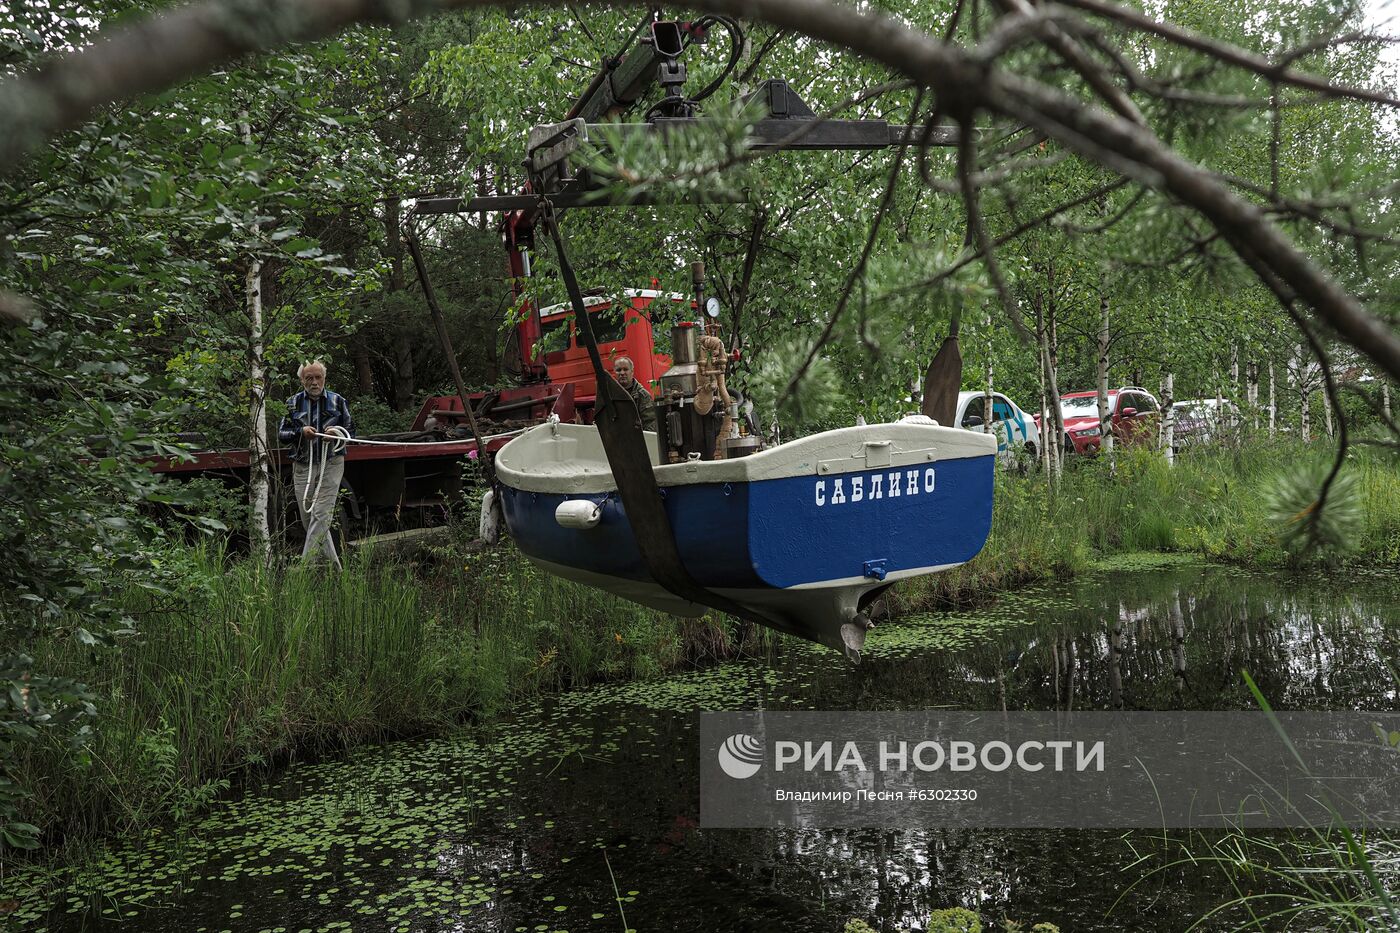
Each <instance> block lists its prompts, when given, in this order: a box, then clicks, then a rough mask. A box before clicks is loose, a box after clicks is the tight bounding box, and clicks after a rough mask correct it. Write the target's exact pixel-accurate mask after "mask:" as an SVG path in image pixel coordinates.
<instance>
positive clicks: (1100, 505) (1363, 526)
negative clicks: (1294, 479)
mask: <svg viewBox="0 0 1400 933" xmlns="http://www.w3.org/2000/svg"><path fill="white" fill-rule="evenodd" d="M1332 456H1333V451H1332V450H1331V449H1330V448H1328V447H1326V446H1325V445H1322V444H1316V445H1311V446H1304V445H1300V444H1297V443H1296V442H1278V443H1271V442H1266V441H1260V442H1256V443H1253V444H1250V445H1247V446H1242V447H1239V448H1234V449H1232V448H1223V447H1215V448H1206V449H1201V450H1194V451H1190V452H1189V453H1188V454H1187V455H1185V456H1182V457H1180V458H1178V460H1177V462H1176V464H1175V465H1168V464H1167V462H1166V461H1165V460H1164V459H1163V458H1162V457H1160V456H1158V455H1157V454H1156V453H1154V452H1153V451H1150V450H1140V449H1132V450H1128V451H1119V452H1118V453H1117V455H1116V456H1115V457H1114V458H1113V460H1112V461H1110V460H1109V458H1108V457H1106V456H1100V457H1097V458H1093V459H1087V458H1072V459H1071V462H1070V463H1069V465H1068V467H1067V468H1066V470H1065V471H1064V473H1063V475H1062V476H1061V477H1060V479H1059V480H1058V482H1057V483H1056V484H1055V485H1054V486H1053V487H1052V486H1050V485H1049V484H1047V482H1046V479H1045V477H1044V475H1043V474H1040V473H1031V474H1029V475H1017V474H1013V473H1006V472H1001V471H999V472H998V475H997V486H996V499H995V504H994V506H993V518H992V532H991V536H990V537H989V538H988V540H987V545H986V547H985V548H984V549H983V551H982V553H981V554H979V555H978V556H977V558H976V559H975V560H973V561H971V562H970V563H968V564H966V565H964V566H963V567H959V568H957V569H955V570H952V571H949V572H947V573H942V574H938V575H936V576H931V577H924V578H921V579H919V580H916V581H911V582H910V583H908V584H905V585H904V586H903V587H901V590H899V591H896V596H897V599H898V600H899V602H900V605H902V606H903V607H906V608H912V607H923V606H926V605H936V604H944V603H962V602H966V601H969V600H971V599H975V598H977V597H978V596H980V595H982V594H985V593H988V592H992V591H995V590H999V589H1005V588H1007V587H1010V586H1015V585H1018V584H1021V583H1026V582H1031V581H1034V580H1042V579H1047V578H1060V577H1067V576H1072V575H1074V574H1076V573H1081V572H1083V571H1086V570H1088V569H1089V568H1090V567H1092V566H1094V565H1095V562H1096V561H1097V560H1101V559H1102V558H1104V557H1107V556H1111V555H1114V554H1121V553H1125V552H1134V551H1181V552H1189V553H1195V554H1199V555H1201V556H1202V557H1206V558H1211V559H1215V560H1222V561H1228V562H1232V563H1239V564H1245V565H1250V566H1255V567H1274V568H1278V567H1284V566H1286V565H1289V564H1293V563H1297V562H1298V560H1299V557H1298V555H1296V554H1293V553H1291V552H1289V551H1288V550H1286V549H1285V548H1284V547H1283V545H1282V544H1281V543H1280V536H1279V530H1280V529H1279V527H1278V526H1277V525H1276V524H1275V521H1274V519H1273V517H1272V516H1271V514H1270V509H1269V502H1268V493H1269V491H1270V490H1271V489H1272V488H1273V487H1274V486H1275V484H1277V483H1278V482H1280V480H1281V479H1282V478H1283V477H1285V476H1287V475H1289V474H1290V473H1291V472H1292V471H1294V470H1296V468H1297V467H1298V465H1299V464H1300V463H1317V464H1325V463H1329V462H1330V461H1331V459H1332ZM1346 469H1347V470H1348V471H1351V472H1352V473H1354V474H1355V476H1356V480H1357V482H1356V489H1357V497H1358V499H1359V501H1358V502H1356V503H1352V506H1353V510H1354V511H1355V512H1356V513H1357V514H1358V516H1359V517H1358V520H1357V523H1356V526H1355V528H1354V530H1353V535H1352V540H1350V541H1349V542H1348V544H1349V545H1350V548H1349V550H1347V551H1346V552H1344V553H1338V552H1332V553H1321V554H1314V555H1309V557H1310V558H1311V559H1317V560H1323V561H1328V562H1331V563H1334V564H1335V563H1352V564H1355V565H1359V566H1368V567H1369V566H1381V567H1389V568H1392V569H1396V568H1400V467H1397V464H1396V460H1395V458H1394V457H1392V456H1390V455H1388V454H1386V453H1383V452H1376V451H1372V450H1366V449H1357V450H1353V451H1352V452H1351V453H1350V454H1349V455H1348V463H1347V465H1346ZM1334 504H1335V503H1334Z"/></svg>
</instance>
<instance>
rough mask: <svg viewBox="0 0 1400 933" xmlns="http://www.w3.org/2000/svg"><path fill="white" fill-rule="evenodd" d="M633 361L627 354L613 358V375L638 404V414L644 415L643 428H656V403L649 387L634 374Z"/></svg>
mask: <svg viewBox="0 0 1400 933" xmlns="http://www.w3.org/2000/svg"><path fill="white" fill-rule="evenodd" d="M632 373H633V366H632V361H631V360H630V359H628V358H627V357H625V356H619V357H618V358H617V359H615V360H613V376H614V377H615V378H616V379H617V384H618V385H620V386H622V387H623V388H624V389H626V390H627V394H628V395H630V396H632V401H633V402H635V403H636V405H637V414H639V415H641V416H642V429H643V430H645V431H655V430H656V404H655V402H654V401H653V399H652V397H651V393H650V392H648V391H647V387H646V386H644V385H642V384H641V383H640V382H638V381H637V380H636V378H635V377H634V376H633V375H632Z"/></svg>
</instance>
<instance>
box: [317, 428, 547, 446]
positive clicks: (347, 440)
mask: <svg viewBox="0 0 1400 933" xmlns="http://www.w3.org/2000/svg"><path fill="white" fill-rule="evenodd" d="M330 430H332V431H343V430H344V429H343V428H340V427H338V426H337V427H332V428H330ZM524 430H525V429H524V428H518V429H516V430H514V431H507V432H506V433H504V434H488V435H486V436H485V437H483V438H482V439H481V442H482V443H483V444H484V443H487V442H488V441H498V440H500V439H501V438H503V437H514V436H515V435H517V434H520V433H521V432H523V431H524ZM315 436H316V437H323V438H331V439H334V440H341V436H340V435H330V434H322V433H320V432H319V431H318V432H317V433H316V435H315ZM471 442H472V439H471V438H470V437H459V438H454V439H452V440H446V441H372V440H369V439H368V438H359V437H346V438H344V439H343V442H342V443H343V444H377V445H379V446H381V447H402V446H404V445H405V444H412V445H414V446H415V447H420V446H421V447H430V446H432V445H433V444H469V443H471ZM341 449H342V450H343V449H344V447H343V446H342V448H341Z"/></svg>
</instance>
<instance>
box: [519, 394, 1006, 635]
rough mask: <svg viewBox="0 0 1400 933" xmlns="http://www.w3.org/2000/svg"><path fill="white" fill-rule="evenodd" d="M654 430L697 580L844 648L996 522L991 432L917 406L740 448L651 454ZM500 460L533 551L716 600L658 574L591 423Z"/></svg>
mask: <svg viewBox="0 0 1400 933" xmlns="http://www.w3.org/2000/svg"><path fill="white" fill-rule="evenodd" d="M647 441H648V447H649V449H650V450H651V451H652V457H653V462H654V463H655V476H656V482H657V484H658V486H659V487H660V490H661V495H662V497H663V499H664V504H665V509H666V513H667V515H668V517H669V518H670V522H671V527H672V529H673V531H674V533H675V537H676V543H677V545H678V547H679V551H680V555H681V558H682V560H683V562H684V564H685V566H686V569H687V570H688V571H689V573H690V575H691V576H692V577H693V578H694V579H695V581H696V582H697V583H699V584H700V585H701V586H703V587H705V588H706V589H709V590H712V591H715V592H717V593H719V594H721V595H723V596H724V597H726V598H727V599H729V600H732V601H734V602H736V603H738V604H740V605H742V606H744V607H746V608H749V609H752V610H753V611H755V612H756V613H758V614H761V615H762V616H763V617H765V618H768V619H771V620H772V627H773V628H776V629H778V630H780V631H786V632H789V633H792V634H795V635H799V636H801V637H804V638H808V639H811V640H813V641H816V642H820V643H821V644H824V645H828V646H830V647H833V648H836V649H837V650H842V651H846V652H848V653H857V652H859V650H860V645H861V643H862V642H863V640H864V631H865V629H866V628H867V627H868V626H869V622H868V617H867V616H866V615H865V612H864V610H865V609H866V603H868V602H869V601H871V600H873V598H874V596H875V595H877V592H878V591H879V590H882V589H883V588H884V587H886V586H888V585H889V584H891V583H893V582H895V581H898V580H904V579H908V578H910V577H916V576H920V575H923V574H929V573H936V572H938V571H940V570H946V569H948V568H950V567H956V566H958V565H959V564H962V563H964V562H966V561H968V560H970V559H971V558H972V557H973V556H975V555H976V554H977V553H978V552H979V551H980V550H981V549H982V546H983V544H984V543H985V542H986V540H987V534H988V532H989V531H990V530H991V522H992V473H993V469H994V464H995V460H996V440H995V438H993V437H992V436H990V435H987V434H982V433H975V432H971V431H963V430H958V429H956V428H947V427H940V426H938V425H937V424H936V423H934V422H932V421H930V420H929V419H927V418H923V417H922V416H912V417H910V418H906V419H904V420H902V421H900V422H897V423H894V424H875V425H860V426H857V427H851V428H842V429H840V430H835V431H827V432H824V433H822V434H816V435H813V436H810V437H804V438H800V439H798V440H794V441H789V442H788V443H785V444H782V445H780V446H777V447H773V448H771V449H768V450H764V451H761V452H758V453H754V454H752V455H750V456H747V457H741V458H738V459H731V460H710V461H699V460H692V461H690V462H681V463H669V464H661V463H656V460H657V453H656V450H657V444H656V438H655V435H653V434H651V433H648V434H647ZM495 462H496V474H497V477H498V479H499V481H500V484H501V507H502V512H503V515H504V518H505V522H506V526H507V528H508V529H509V531H510V534H511V536H512V537H513V538H514V539H515V541H516V544H517V545H518V546H519V548H520V550H521V551H523V552H524V553H525V555H526V556H527V557H529V559H530V560H532V561H533V562H534V563H536V564H537V565H539V566H540V567H542V568H543V569H545V570H547V571H549V572H550V573H554V574H557V575H559V576H561V577H565V578H567V579H570V580H576V581H578V582H580V583H586V584H589V585H590V586H596V587H599V588H601V589H604V590H607V591H609V592H611V593H615V594H617V595H618V596H622V597H624V598H626V599H629V600H632V601H633V602H637V603H641V604H642V605H645V606H651V607H654V608H657V609H662V610H664V611H667V612H671V613H675V614H678V615H684V616H698V615H701V614H702V613H704V612H705V611H706V607H704V606H701V605H698V604H696V603H693V602H690V601H688V600H685V599H682V598H680V597H678V596H676V595H675V594H673V593H671V592H670V591H668V590H667V589H665V588H663V587H662V586H661V585H659V584H658V583H657V582H656V581H655V580H653V579H652V578H651V576H650V575H649V573H648V571H647V566H646V563H645V562H644V561H643V559H642V555H641V553H640V552H639V550H638V546H637V542H636V540H635V539H634V538H633V535H632V530H631V527H630V526H629V524H628V521H627V514H626V511H625V509H624V508H623V505H622V502H621V501H620V500H619V497H618V493H617V487H616V484H615V482H614V481H613V477H612V473H611V471H610V470H609V467H608V460H607V456H606V454H605V453H604V450H603V445H602V441H601V439H600V437H599V434H598V431H597V429H596V428H594V427H592V426H586V425H575V424H559V423H555V424H544V425H540V426H538V427H535V428H532V429H531V430H529V431H527V432H525V433H524V434H522V435H521V436H520V437H517V438H515V439H514V440H512V441H511V442H510V443H508V444H507V445H506V446H505V447H503V448H502V449H501V451H500V453H499V454H498V455H497V457H496V461H495Z"/></svg>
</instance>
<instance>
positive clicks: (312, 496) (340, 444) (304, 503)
mask: <svg viewBox="0 0 1400 933" xmlns="http://www.w3.org/2000/svg"><path fill="white" fill-rule="evenodd" d="M316 437H319V438H321V443H320V444H319V445H317V446H318V447H319V448H320V450H321V472H320V473H318V474H317V475H316V485H315V486H312V485H311V483H310V482H309V480H310V479H311V469H310V468H308V469H307V471H306V478H307V480H308V482H307V484H306V490H305V491H304V492H303V493H302V494H301V510H302V512H305V513H310V512H311V504H312V503H313V502H315V501H316V497H317V496H319V495H320V494H321V483H322V482H323V481H324V480H325V478H326V464H327V463H328V462H329V461H330V459H331V457H334V456H336V455H337V454H340V453H344V451H345V445H346V443H347V442H349V441H351V440H353V438H351V437H350V432H349V431H347V430H345V429H344V428H342V427H341V426H340V425H338V424H336V425H331V426H330V427H329V428H326V430H325V432H321V431H317V432H316ZM316 449H317V448H316V447H313V448H311V463H312V467H314V466H315V463H316ZM308 497H309V498H308Z"/></svg>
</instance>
